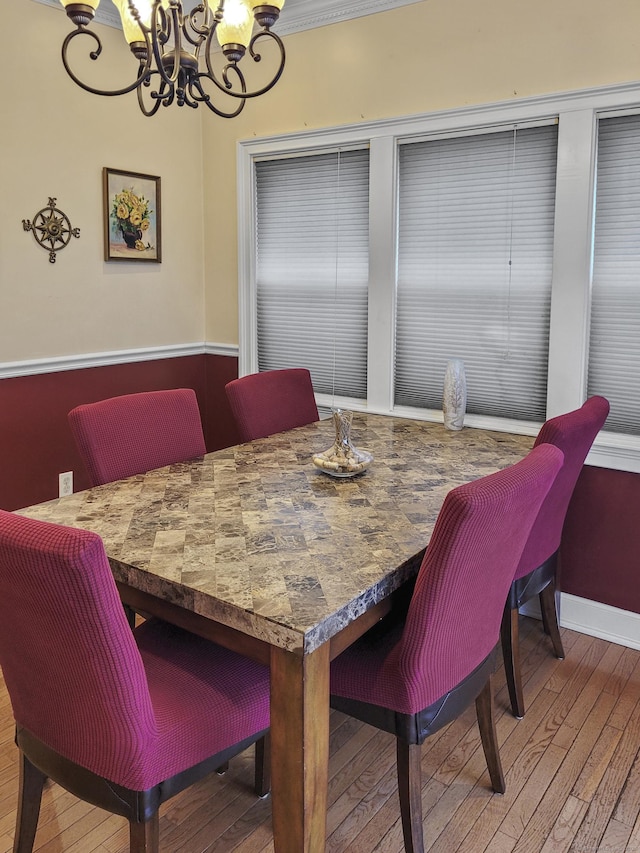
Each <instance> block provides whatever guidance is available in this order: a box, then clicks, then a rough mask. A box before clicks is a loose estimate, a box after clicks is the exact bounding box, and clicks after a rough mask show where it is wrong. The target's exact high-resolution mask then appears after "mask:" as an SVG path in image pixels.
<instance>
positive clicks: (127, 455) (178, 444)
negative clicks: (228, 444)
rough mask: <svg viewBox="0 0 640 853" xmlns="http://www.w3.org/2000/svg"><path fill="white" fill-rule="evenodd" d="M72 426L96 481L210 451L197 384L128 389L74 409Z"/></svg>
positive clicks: (116, 477) (90, 476)
mask: <svg viewBox="0 0 640 853" xmlns="http://www.w3.org/2000/svg"><path fill="white" fill-rule="evenodd" d="M68 418H69V426H70V427H71V432H72V433H73V437H74V439H75V441H76V445H77V447H78V450H79V452H80V456H81V457H82V460H83V462H84V463H85V465H86V468H87V471H88V472H89V478H90V480H91V485H92V486H100V485H102V484H103V483H111V482H113V481H114V480H121V479H123V478H124V477H131V476H133V475H134V474H142V473H144V472H146V471H151V470H152V469H153V468H161V467H162V466H164V465H171V464H173V463H174V462H184V461H186V460H188V459H195V458H196V457H198V456H204V454H205V453H206V447H205V442H204V435H203V432H202V422H201V419H200V410H199V408H198V401H197V399H196V395H195V392H194V391H193V389H192V388H175V389H170V390H167V391H145V392H142V393H139V394H125V395H123V396H121V397H111V398H110V399H107V400H99V401H98V402H96V403H86V404H84V405H82V406H77V407H76V408H75V409H72V410H71V411H70V412H69V415H68Z"/></svg>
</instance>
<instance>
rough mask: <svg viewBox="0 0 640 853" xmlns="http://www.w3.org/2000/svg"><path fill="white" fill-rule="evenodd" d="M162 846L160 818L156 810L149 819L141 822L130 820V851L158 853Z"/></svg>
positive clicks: (134, 852)
mask: <svg viewBox="0 0 640 853" xmlns="http://www.w3.org/2000/svg"><path fill="white" fill-rule="evenodd" d="M159 846H160V819H159V816H158V812H155V814H153V815H152V816H151V817H150V818H149V820H147V821H144V822H143V823H142V822H141V823H139V822H138V821H135V820H131V821H129V853H158V850H159Z"/></svg>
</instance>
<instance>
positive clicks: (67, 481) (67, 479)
mask: <svg viewBox="0 0 640 853" xmlns="http://www.w3.org/2000/svg"><path fill="white" fill-rule="evenodd" d="M72 494H73V471H65V473H64V474H58V495H59V496H60V497H61V498H64V497H65V496H66V495H72Z"/></svg>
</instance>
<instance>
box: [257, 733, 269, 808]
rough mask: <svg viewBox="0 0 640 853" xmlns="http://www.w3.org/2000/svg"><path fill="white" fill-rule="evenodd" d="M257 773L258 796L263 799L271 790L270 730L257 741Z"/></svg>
mask: <svg viewBox="0 0 640 853" xmlns="http://www.w3.org/2000/svg"><path fill="white" fill-rule="evenodd" d="M255 774H256V775H255V783H254V787H255V792H256V796H257V797H260V798H261V799H262V798H263V797H266V796H267V795H268V793H269V791H270V790H271V736H270V734H269V732H267V734H266V735H265V736H264V737H261V738H260V740H259V741H256V757H255Z"/></svg>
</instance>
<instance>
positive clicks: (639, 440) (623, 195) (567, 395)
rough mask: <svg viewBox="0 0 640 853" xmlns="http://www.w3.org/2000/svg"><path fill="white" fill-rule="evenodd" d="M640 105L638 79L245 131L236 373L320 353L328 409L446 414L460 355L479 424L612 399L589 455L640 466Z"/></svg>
mask: <svg viewBox="0 0 640 853" xmlns="http://www.w3.org/2000/svg"><path fill="white" fill-rule="evenodd" d="M639 104H640V85H629V84H625V85H621V86H618V87H614V86H612V87H607V88H603V89H601V90H595V89H591V90H584V91H581V92H575V93H561V94H557V95H553V94H552V95H549V96H542V97H535V98H530V99H522V100H518V101H513V102H511V103H509V102H504V103H500V104H493V105H485V106H483V105H479V106H472V107H469V108H461V109H454V110H449V111H442V112H437V113H431V114H425V115H422V116H407V117H405V118H392V119H387V120H381V121H375V122H370V123H368V122H363V123H362V124H354V125H350V126H344V127H340V128H331V129H326V130H312V131H305V132H302V133H299V134H295V135H292V134H287V135H284V136H282V137H272V138H269V139H264V140H259V139H253V140H248V141H246V142H243V143H241V145H240V156H239V190H240V191H239V196H238V198H239V238H240V255H239V259H240V260H239V262H240V290H239V300H240V322H241V328H240V351H239V354H240V360H239V361H240V364H239V367H240V372H241V373H250V372H253V371H255V370H258V369H264V368H267V367H272V366H273V367H279V366H285V365H287V364H291V363H295V364H300V363H301V362H302V363H308V364H309V365H310V367H311V370H312V375H313V378H314V384H315V387H316V392H317V398H318V403H319V405H321V406H328V405H334V404H335V405H342V406H345V405H346V406H349V407H350V408H353V409H358V408H363V409H366V410H368V411H372V412H380V413H399V414H402V415H406V416H408V417H414V418H424V419H439V418H441V417H442V415H441V405H442V385H443V380H444V370H445V362H446V361H447V360H448V359H450V358H462V359H463V360H464V361H465V365H466V372H467V379H468V407H467V417H466V419H465V425H466V426H470V427H473V426H479V427H485V428H490V429H505V430H509V431H515V432H524V433H527V434H530V435H532V436H533V435H535V434H536V433H537V431H538V428H539V425H540V424H541V422H542V421H543V420H544V419H545V418H548V417H553V416H554V415H558V414H560V413H562V412H567V411H570V410H571V409H575V408H578V407H579V406H580V405H582V403H583V402H584V400H585V399H586V397H587V396H588V395H590V394H595V393H599V394H603V395H604V396H606V397H607V398H608V399H609V400H610V402H611V415H610V417H609V419H608V421H607V424H606V427H605V430H603V431H602V432H601V433H600V435H599V436H598V438H597V439H596V442H595V445H594V447H593V448H592V451H591V453H590V454H589V462H590V464H596V465H603V466H605V467H610V468H618V469H621V470H627V471H638V472H640V392H639V391H638V388H639V387H640V202H639V201H638V199H640V148H638V147H637V142H636V141H637V140H638V139H640V107H639V106H638V105H639ZM320 152H322V153H320ZM338 152H340V154H338ZM351 158H353V162H351ZM356 163H357V166H356ZM347 164H348V165H347ZM298 169H300V171H298ZM325 169H326V171H324V170H325ZM352 170H353V174H352V175H350V176H349V177H347V174H348V172H351V171H352ZM271 174H273V176H274V177H273V186H269V176H270V175H271ZM321 175H323V177H322V179H321V178H320V176H321ZM356 175H357V177H356ZM289 180H290V181H291V182H290V183H287V181H289ZM318 181H320V182H321V183H324V184H325V186H324V195H323V193H322V192H321V190H320V186H318ZM347 187H349V188H348V189H347ZM367 193H368V198H367ZM343 196H344V198H343ZM338 197H339V199H338ZM307 203H308V205H309V209H308V210H305V205H306V204H307ZM350 205H352V206H351V207H350ZM272 211H273V212H274V213H273V217H274V218H272ZM312 212H318V215H319V217H320V218H319V221H318V222H314V219H313V216H312ZM305 221H306V223H307V224H306V226H303V223H305ZM305 228H306V230H305ZM338 238H339V239H338ZM272 250H273V251H272ZM336 282H337V283H338V285H337V286H336ZM356 282H357V285H356ZM343 284H344V286H345V292H346V293H348V294H349V300H348V302H347V303H346V304H345V305H344V307H343V309H341V310H340V311H338V312H337V313H336V304H337V299H338V296H337V294H338V292H339V291H340V288H341V285H343ZM352 287H353V288H354V289H353V292H351V288H352ZM332 289H333V292H332ZM356 292H357V294H358V295H357V297H356V296H355V294H356ZM330 293H331V295H329V294H330ZM320 294H322V295H320ZM272 310H273V312H274V316H276V315H277V316H278V320H277V322H276V323H272V318H271V316H270V312H271V311H272ZM278 324H279V325H278ZM258 326H259V327H260V331H259V332H258ZM271 329H273V330H275V331H273V332H272V331H270V330H271ZM334 329H335V331H336V333H335V334H334ZM297 330H301V333H300V334H299V335H298V336H297V337H298V340H299V342H298V343H295V345H294V343H291V341H293V338H294V337H295V335H293V332H294V331H297ZM334 342H335V344H336V347H338V346H342V345H343V344H344V349H340V351H338V350H336V360H335V361H336V367H337V368H338V369H339V370H340V371H341V375H340V376H336V381H335V390H334V387H333V379H332V377H331V372H332V363H333V346H334ZM272 347H274V349H272ZM296 347H298V349H296ZM304 347H306V348H307V349H306V350H305V349H304ZM350 347H352V349H350ZM283 353H284V355H283ZM287 359H289V361H287ZM334 398H335V399H334Z"/></svg>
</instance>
